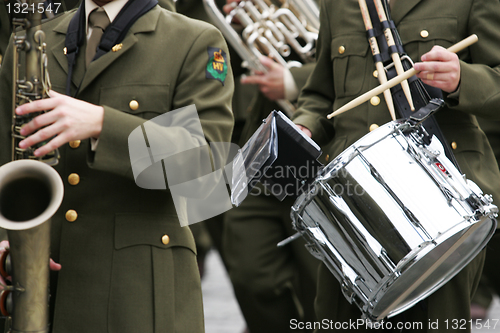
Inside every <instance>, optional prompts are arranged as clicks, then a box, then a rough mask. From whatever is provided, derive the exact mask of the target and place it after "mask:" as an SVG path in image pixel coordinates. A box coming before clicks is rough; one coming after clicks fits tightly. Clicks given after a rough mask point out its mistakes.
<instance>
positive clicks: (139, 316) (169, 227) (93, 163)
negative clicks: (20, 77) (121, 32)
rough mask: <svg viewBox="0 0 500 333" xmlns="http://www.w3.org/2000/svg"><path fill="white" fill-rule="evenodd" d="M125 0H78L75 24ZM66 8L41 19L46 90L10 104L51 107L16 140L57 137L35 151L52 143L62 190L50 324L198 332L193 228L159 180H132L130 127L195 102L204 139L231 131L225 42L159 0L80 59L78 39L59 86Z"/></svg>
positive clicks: (4, 82) (4, 139) (4, 132)
mask: <svg viewBox="0 0 500 333" xmlns="http://www.w3.org/2000/svg"><path fill="white" fill-rule="evenodd" d="M130 1H139V0H130ZM127 3H128V2H127V0H115V1H102V0H95V1H91V0H85V1H83V3H82V6H84V7H81V9H82V10H84V11H85V12H84V15H83V16H82V17H83V20H84V21H83V22H79V23H80V25H79V27H80V29H85V31H84V33H85V34H87V33H89V34H91V32H93V31H95V29H98V27H97V28H96V26H97V25H96V26H94V27H93V28H92V29H90V31H89V29H88V22H89V21H88V18H89V16H91V15H92V14H91V12H93V10H94V9H97V8H98V7H102V9H103V10H104V12H105V15H106V16H107V18H108V19H109V21H110V23H109V24H112V22H114V20H118V18H117V17H119V16H117V15H118V13H119V12H120V11H121V10H123V8H126V7H124V6H125V5H126V4H127ZM151 4H152V5H154V3H151ZM99 11H101V10H100V9H99ZM133 14H136V13H133ZM74 17H75V10H72V11H70V12H68V13H66V14H64V15H62V16H60V17H58V18H55V19H53V20H51V21H49V22H46V23H45V24H43V30H44V31H45V33H46V35H47V37H46V43H47V54H48V70H49V73H50V77H51V81H52V88H53V90H54V91H53V92H51V98H48V99H44V100H41V101H37V102H33V103H29V104H24V105H23V106H21V107H19V108H18V109H17V111H16V112H18V114H26V113H29V112H34V111H41V110H50V112H48V113H45V114H43V115H40V116H38V117H37V118H35V120H33V121H32V122H30V123H29V124H28V125H26V126H25V127H24V129H23V134H25V135H26V136H28V138H27V139H25V140H24V141H23V142H22V143H21V144H20V145H21V146H22V147H27V146H30V145H32V144H34V143H36V142H38V141H40V140H42V139H43V140H45V139H49V138H51V137H54V138H53V139H51V140H50V141H49V143H48V144H47V145H45V146H43V147H42V148H39V150H38V151H37V154H38V155H43V154H45V153H47V152H49V151H51V150H53V149H54V148H56V147H59V149H60V153H61V159H60V162H59V164H58V165H57V166H56V167H55V168H56V170H57V171H58V172H59V173H60V175H61V177H62V179H63V181H64V183H65V195H64V200H63V203H62V205H61V207H60V209H59V210H58V212H57V213H56V214H55V215H54V216H53V218H52V239H51V253H52V254H51V255H52V257H53V259H54V260H55V261H56V262H58V263H60V264H61V265H62V269H61V270H60V271H58V272H52V273H53V274H52V276H51V280H50V281H51V289H50V290H51V299H50V305H51V331H52V332H55V333H57V332H64V333H67V332H73V333H78V332H185V333H193V332H203V331H204V328H203V326H204V324H203V310H202V299H201V287H200V278H199V274H198V270H197V266H196V258H195V245H194V240H193V237H192V234H191V232H190V230H189V228H187V227H181V226H180V223H179V218H178V216H177V214H176V210H175V208H174V203H173V200H172V197H171V195H170V192H169V190H168V189H167V190H157V191H154V190H147V189H141V188H139V187H138V186H137V185H136V184H135V182H134V178H133V175H132V171H131V164H130V158H129V153H128V142H127V138H128V136H129V134H130V133H131V132H132V130H134V129H135V128H137V127H138V126H140V125H141V124H143V123H144V122H146V121H147V120H148V119H151V118H154V117H156V116H158V115H161V114H164V113H166V112H168V111H171V110H174V109H177V108H180V107H183V106H188V105H191V104H195V105H196V107H197V111H198V115H199V118H200V120H201V124H202V127H203V132H204V136H205V138H206V140H207V141H209V142H227V141H229V140H230V137H231V129H232V125H233V117H232V113H231V109H230V107H231V97H232V93H233V79H232V73H231V68H230V66H229V65H228V63H229V60H230V59H229V56H228V52H227V46H226V43H225V41H224V39H223V37H222V35H221V34H220V32H219V31H218V30H217V29H215V28H214V27H213V26H211V25H209V24H206V23H203V22H200V21H195V20H191V19H188V18H186V17H184V16H182V15H179V14H175V13H173V12H171V11H167V10H164V9H162V8H160V7H159V6H157V5H156V6H154V7H152V9H150V10H149V11H147V12H146V13H144V14H143V15H142V16H141V17H139V18H138V19H137V20H136V21H135V22H134V23H133V24H132V25H131V26H130V28H129V30H128V31H127V32H126V35H125V38H124V39H123V41H121V42H120V43H119V44H117V46H116V47H113V49H112V50H111V51H109V52H108V53H105V54H104V55H102V56H101V57H99V58H98V59H95V60H93V61H90V62H89V63H88V64H87V63H86V53H87V52H86V51H88V50H87V49H88V48H87V45H88V44H87V43H89V44H90V39H89V36H87V38H85V39H84V40H83V41H82V43H83V44H82V45H81V47H80V50H79V52H78V54H77V56H76V64H75V67H74V70H73V76H72V80H71V81H70V91H71V95H72V96H74V97H70V96H66V95H64V92H65V90H66V83H67V80H66V79H67V71H68V60H67V55H66V54H65V52H66V51H65V39H66V35H67V32H68V25H69V24H70V21H71V20H72V19H73V18H74ZM122 17H123V16H122ZM90 38H92V37H90ZM214 49H216V50H217V53H218V54H219V57H218V58H217V59H218V60H217V61H219V60H220V62H221V64H222V65H221V66H217V68H221V71H220V73H218V75H215V76H214V75H213V74H214V73H213V71H212V72H210V71H209V69H210V68H211V66H212V62H214V61H216V60H214V59H215V55H214V52H212V54H211V53H210V51H211V50H214ZM10 54H11V53H10V52H8V53H7V55H6V57H5V59H4V66H2V69H1V73H0V90H1V91H2V92H6V91H11V90H12V89H13V85H12V82H11V78H12V73H11V71H12V67H13V66H12V56H10ZM89 59H92V56H91V57H90V58H89ZM222 59H224V61H222ZM214 68H215V66H214ZM10 96H11V94H10V93H2V94H1V95H0V117H1V118H0V124H1V128H0V135H1V136H0V142H1V143H2V148H1V149H0V162H1V164H4V163H6V162H8V161H9V160H10V152H9V151H10V147H9V142H11V140H10V126H11V125H10V124H11V102H12V101H11V98H10ZM42 127H44V129H43V130H40V131H38V132H36V131H37V130H38V129H40V128H42ZM165 131H166V132H165V135H166V136H167V137H169V141H170V140H171V141H170V142H171V144H173V143H176V142H177V141H178V140H185V139H187V138H188V137H187V135H188V134H187V133H185V134H186V135H184V134H182V133H184V132H187V131H184V132H183V130H182V129H179V130H174V131H172V132H170V130H168V131H167V130H165ZM179 134H182V136H183V137H185V138H184V139H182V138H180V137H179ZM91 140H92V142H91ZM165 144H169V143H168V142H166V143H165ZM91 146H92V147H91Z"/></svg>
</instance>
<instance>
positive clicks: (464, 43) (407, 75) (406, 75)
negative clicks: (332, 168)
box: [327, 35, 478, 119]
mask: <svg viewBox="0 0 500 333" xmlns="http://www.w3.org/2000/svg"><path fill="white" fill-rule="evenodd" d="M477 39H478V38H477V36H476V35H470V36H469V37H467V38H465V39H464V40H462V41H460V42H458V43H456V44H455V45H453V46H451V47H450V48H448V49H447V50H448V51H450V52H453V53H457V52H459V51H461V50H463V49H465V48H466V47H469V46H471V45H472V44H474V43H475V42H477ZM417 73H418V72H417V71H416V70H415V68H413V67H412V68H410V69H409V70H407V71H406V72H404V73H403V74H402V75H398V76H396V77H394V78H392V79H390V80H389V81H387V82H386V83H384V84H382V85H380V86H378V87H377V88H374V89H372V90H370V91H368V92H366V93H364V94H363V95H361V96H359V97H357V98H355V99H353V100H352V101H350V102H349V103H347V104H346V105H344V106H343V107H341V108H339V109H338V110H336V111H335V112H333V113H331V114H329V115H328V116H327V118H328V119H330V118H333V117H335V116H337V115H339V114H341V113H344V112H346V111H348V110H350V109H352V108H354V107H356V106H358V105H360V104H363V103H364V102H366V101H367V100H369V99H370V98H372V97H373V96H377V95H380V93H381V92H383V91H384V90H387V89H390V88H392V87H394V86H395V85H397V84H398V83H401V81H403V80H408V79H409V78H410V77H412V76H413V75H415V74H417Z"/></svg>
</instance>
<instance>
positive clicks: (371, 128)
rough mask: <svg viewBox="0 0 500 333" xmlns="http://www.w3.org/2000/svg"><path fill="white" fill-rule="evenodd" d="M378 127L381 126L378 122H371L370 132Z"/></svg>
mask: <svg viewBox="0 0 500 333" xmlns="http://www.w3.org/2000/svg"><path fill="white" fill-rule="evenodd" d="M378 127H379V126H378V125H377V124H371V125H370V128H369V129H370V132H371V131H374V130H376V129H377V128H378Z"/></svg>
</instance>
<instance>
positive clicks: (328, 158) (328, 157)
mask: <svg viewBox="0 0 500 333" xmlns="http://www.w3.org/2000/svg"><path fill="white" fill-rule="evenodd" d="M329 160H330V154H326V156H325V161H327V162H328V161H329Z"/></svg>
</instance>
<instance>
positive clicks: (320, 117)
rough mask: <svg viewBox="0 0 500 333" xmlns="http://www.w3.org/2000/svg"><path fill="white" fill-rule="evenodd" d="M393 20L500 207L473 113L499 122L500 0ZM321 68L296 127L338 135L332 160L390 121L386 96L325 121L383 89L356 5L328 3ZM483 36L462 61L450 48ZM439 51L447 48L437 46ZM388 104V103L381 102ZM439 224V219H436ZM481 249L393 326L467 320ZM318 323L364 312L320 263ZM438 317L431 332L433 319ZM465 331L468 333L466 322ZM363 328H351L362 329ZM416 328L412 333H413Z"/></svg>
mask: <svg viewBox="0 0 500 333" xmlns="http://www.w3.org/2000/svg"><path fill="white" fill-rule="evenodd" d="M390 5H391V7H392V18H393V20H394V22H395V24H396V26H397V28H398V31H399V33H400V35H401V39H402V41H403V44H404V48H405V50H406V52H407V53H408V54H409V56H410V57H411V58H412V59H413V60H414V61H422V62H419V63H416V64H415V69H416V70H418V71H421V72H420V74H419V75H418V76H419V78H421V79H422V81H423V82H424V83H426V84H428V85H430V86H433V87H436V88H439V89H441V90H442V92H443V96H444V100H445V102H446V106H445V107H444V109H442V110H440V111H439V112H438V113H437V114H436V119H437V121H438V123H439V125H440V127H441V130H442V131H443V132H444V136H445V137H446V139H447V140H448V142H446V143H445V144H448V145H450V146H451V147H452V149H453V151H454V153H455V156H456V159H457V161H458V163H459V165H460V167H461V170H462V171H463V173H465V174H466V176H467V178H469V179H471V180H472V181H474V182H475V183H476V184H478V185H479V187H480V188H481V189H482V190H483V191H484V193H490V194H492V195H493V198H494V203H496V204H497V205H498V204H499V201H498V200H499V199H498V198H499V197H500V193H499V192H500V186H499V180H500V174H499V171H498V167H497V165H496V162H495V157H494V155H493V152H492V150H491V147H490V145H489V144H488V141H487V139H486V136H485V135H484V133H483V132H482V131H481V130H480V129H479V127H478V124H477V120H476V118H475V116H474V115H482V116H484V117H488V118H497V119H498V118H499V113H498V106H499V105H500V104H499V103H500V99H499V98H500V94H498V91H499V90H500V75H499V73H500V71H499V70H500V3H499V2H498V1H497V0H459V1H453V2H451V1H433V0H405V1H403V0H391V1H390ZM320 13H321V18H320V21H321V22H320V23H321V28H320V37H319V43H318V48H317V65H316V68H315V70H314V71H313V73H312V75H311V76H310V78H309V80H308V82H307V84H306V86H305V87H304V89H303V90H302V93H301V95H300V97H299V109H298V111H297V112H296V113H295V116H294V122H295V123H296V124H299V125H301V127H302V128H303V131H304V132H305V133H307V134H308V135H310V136H311V135H312V138H313V139H314V140H315V141H316V142H318V143H324V142H327V141H328V140H330V139H332V138H333V140H334V141H333V145H332V147H331V149H330V150H329V154H330V156H336V155H338V154H339V153H341V152H342V151H343V150H344V149H346V148H347V147H349V146H350V145H351V144H353V143H354V142H355V141H356V140H358V139H360V138H361V137H362V136H364V135H365V134H367V133H368V132H369V131H370V130H372V129H376V128H377V127H378V126H379V125H383V124H385V123H387V122H389V121H390V120H391V118H390V115H389V111H388V108H387V106H386V104H385V103H383V102H380V98H373V99H372V100H371V102H369V103H364V104H362V105H359V106H357V107H355V108H353V109H352V110H349V111H347V112H345V113H343V114H341V115H339V116H337V117H334V118H332V119H331V120H328V119H327V118H326V115H327V114H329V113H331V112H332V111H333V110H335V109H338V108H339V107H341V106H342V105H344V104H346V103H347V102H349V101H351V100H352V99H354V98H355V97H357V96H358V95H360V94H361V93H364V92H367V91H369V90H371V89H372V88H374V87H376V86H378V81H377V79H376V78H375V77H374V75H373V72H374V69H375V66H374V62H373V58H372V55H371V52H370V48H369V45H368V43H367V41H366V32H365V27H364V24H363V20H362V17H361V13H360V10H359V5H358V1H337V0H331V1H324V2H323V3H322V8H321V12H320ZM471 34H477V36H478V37H479V41H478V42H477V43H476V44H474V45H472V46H471V47H469V48H468V49H466V50H464V51H462V52H460V53H459V54H458V55H455V54H453V53H451V52H448V51H446V50H445V49H444V48H446V47H449V46H451V45H453V44H455V43H457V42H458V41H460V40H462V39H464V38H466V37H468V36H469V35H471ZM436 45H440V46H436ZM381 98H383V97H381ZM436 223H439V221H436ZM483 261H484V252H483V253H481V254H480V255H478V256H477V258H476V259H474V260H473V261H472V262H471V263H470V264H469V265H468V266H467V267H466V268H464V269H463V270H462V271H461V272H460V273H459V274H458V275H457V276H455V278H453V279H452V280H450V281H449V282H448V283H447V284H445V285H444V286H443V287H442V288H441V289H439V290H437V291H436V292H435V293H433V294H432V295H431V296H429V297H428V298H427V299H426V300H424V301H422V302H420V303H419V304H417V305H415V306H413V307H412V308H410V309H409V310H407V311H405V312H403V313H402V314H401V315H398V316H396V317H394V318H392V319H391V320H392V321H394V322H409V323H412V322H413V323H416V322H420V323H423V327H422V329H420V330H418V331H419V332H427V331H432V332H445V331H447V332H451V331H454V330H453V328H452V327H451V326H449V325H448V327H447V326H446V324H445V322H444V321H445V320H448V322H451V321H452V320H456V321H460V320H461V321H468V320H469V319H470V308H469V306H470V299H471V297H472V295H473V294H474V291H475V289H476V287H477V284H478V282H479V277H480V275H481V270H482V266H483ZM315 305H316V315H317V317H318V320H322V319H328V320H332V321H333V322H342V323H344V322H349V320H356V319H358V318H360V311H359V310H358V308H357V307H356V306H354V305H350V304H349V303H348V302H347V300H346V299H345V297H344V296H343V294H342V292H341V289H340V285H339V283H338V281H337V280H336V279H335V277H334V276H333V275H332V274H331V273H330V272H329V270H328V269H327V268H326V266H325V265H321V267H320V270H319V278H318V293H317V298H316V304H315ZM435 321H439V324H440V325H439V328H438V329H435V330H432V329H431V327H429V325H428V323H429V322H435ZM466 326H467V327H464V331H470V325H466ZM364 329H366V328H365V327H361V328H358V329H356V330H352V331H353V332H362V331H363V330H364ZM408 331H411V330H408Z"/></svg>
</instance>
